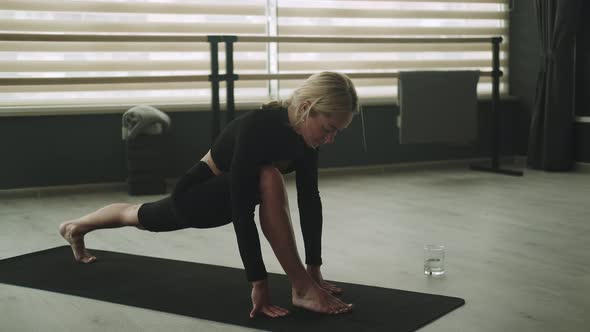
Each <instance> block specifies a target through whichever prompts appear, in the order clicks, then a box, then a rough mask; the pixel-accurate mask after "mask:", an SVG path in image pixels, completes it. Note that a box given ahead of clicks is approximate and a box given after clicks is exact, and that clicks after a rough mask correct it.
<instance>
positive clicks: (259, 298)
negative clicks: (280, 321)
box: [250, 280, 289, 318]
mask: <svg viewBox="0 0 590 332" xmlns="http://www.w3.org/2000/svg"><path fill="white" fill-rule="evenodd" d="M258 312H262V313H263V314H265V315H267V316H269V317H272V318H276V317H283V316H285V315H287V314H288V313H289V310H287V309H285V308H281V307H277V306H276V305H272V304H270V291H269V289H268V282H267V281H266V280H260V281H254V282H253V283H252V311H250V318H254V317H255V316H256V314H257V313H258Z"/></svg>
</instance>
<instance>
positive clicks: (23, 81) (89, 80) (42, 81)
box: [0, 71, 492, 86]
mask: <svg viewBox="0 0 590 332" xmlns="http://www.w3.org/2000/svg"><path fill="white" fill-rule="evenodd" d="M312 74H313V73H293V74H243V75H240V74H238V81H256V80H271V79H285V80H297V79H306V78H308V77H309V76H310V75H312ZM346 75H347V76H348V77H350V78H397V77H399V72H390V73H346ZM480 76H492V72H491V71H481V72H480ZM206 81H209V75H190V76H181V75H176V76H131V77H47V78H0V86H16V85H65V84H118V83H162V82H206Z"/></svg>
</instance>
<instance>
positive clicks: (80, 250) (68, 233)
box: [59, 222, 96, 263]
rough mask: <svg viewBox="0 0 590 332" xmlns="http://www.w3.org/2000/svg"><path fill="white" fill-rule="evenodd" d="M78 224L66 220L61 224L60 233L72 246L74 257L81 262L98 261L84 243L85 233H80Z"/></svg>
mask: <svg viewBox="0 0 590 332" xmlns="http://www.w3.org/2000/svg"><path fill="white" fill-rule="evenodd" d="M77 228H78V227H77V225H76V224H75V223H73V222H64V223H62V224H61V225H59V233H60V234H61V236H63V238H64V239H66V241H68V243H69V244H70V246H71V247H72V252H74V258H75V259H76V261H77V262H79V263H92V262H94V261H96V257H95V256H93V255H92V254H91V253H90V252H89V251H88V250H87V249H86V246H85V245H84V234H80V232H79V230H78V229H77Z"/></svg>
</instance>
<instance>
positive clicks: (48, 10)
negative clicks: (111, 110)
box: [0, 0, 267, 107]
mask: <svg viewBox="0 0 590 332" xmlns="http://www.w3.org/2000/svg"><path fill="white" fill-rule="evenodd" d="M0 31H2V32H31V33H46V32H50V33H65V34H72V33H73V34H78V33H80V34H138V35H141V34H151V35H153V34H165V35H186V34H202V35H214V34H237V35H241V34H248V35H253V34H254V35H262V36H264V35H266V0H248V1H240V0H229V1H228V0H223V1H214V0H207V1H191V0H176V1H170V0H168V1H163V0H160V1H151V0H2V1H0ZM222 45H223V44H221V46H222ZM220 50H222V51H223V47H221V48H220ZM234 52H235V53H234V59H235V60H234V63H235V68H236V71H239V72H242V73H250V72H254V73H260V72H265V70H266V46H265V45H262V44H240V45H235V47H234ZM220 67H221V68H225V55H224V53H223V52H220ZM209 73H210V55H209V44H208V43H206V42H201V43H143V42H139V43H136V42H130V43H121V42H25V41H21V42H18V41H15V42H1V43H0V76H1V77H4V78H17V77H105V76H157V75H207V74H209ZM210 94H211V87H210V84H209V83H208V82H179V83H174V82H171V83H133V84H80V85H38V86H8V87H6V86H1V87H0V107H2V106H3V107H45V106H58V107H59V106H93V105H94V106H98V105H100V106H105V105H117V106H120V105H136V104H139V103H147V104H153V105H174V104H208V103H210V101H211V97H210ZM266 94H267V88H266V82H238V83H237V84H236V98H237V99H238V100H240V101H244V100H246V101H247V100H251V99H258V100H259V101H260V100H261V99H264V98H266Z"/></svg>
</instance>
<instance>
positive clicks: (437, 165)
mask: <svg viewBox="0 0 590 332" xmlns="http://www.w3.org/2000/svg"><path fill="white" fill-rule="evenodd" d="M519 159H520V157H504V158H501V160H500V161H501V163H502V164H510V165H511V166H512V165H515V164H518V163H519ZM486 161H487V162H489V158H474V159H455V160H442V161H440V160H439V161H426V162H411V163H393V164H380V165H359V166H347V167H327V168H320V169H319V171H318V172H319V174H320V175H321V176H332V175H347V174H380V173H386V172H396V171H410V170H411V171H416V170H428V169H445V168H458V167H465V168H466V169H468V168H469V164H471V163H485V162H486ZM286 178H288V179H290V178H294V174H293V173H292V174H288V175H287V176H286ZM176 180H177V179H175V178H169V179H166V184H167V186H168V188H172V187H173V186H174V184H175V183H176ZM127 189H128V187H127V183H126V182H107V183H88V184H75V185H63V186H46V187H28V188H18V189H0V198H26V197H28V198H41V197H47V196H54V195H63V194H83V193H94V192H104V191H112V190H117V191H127Z"/></svg>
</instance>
